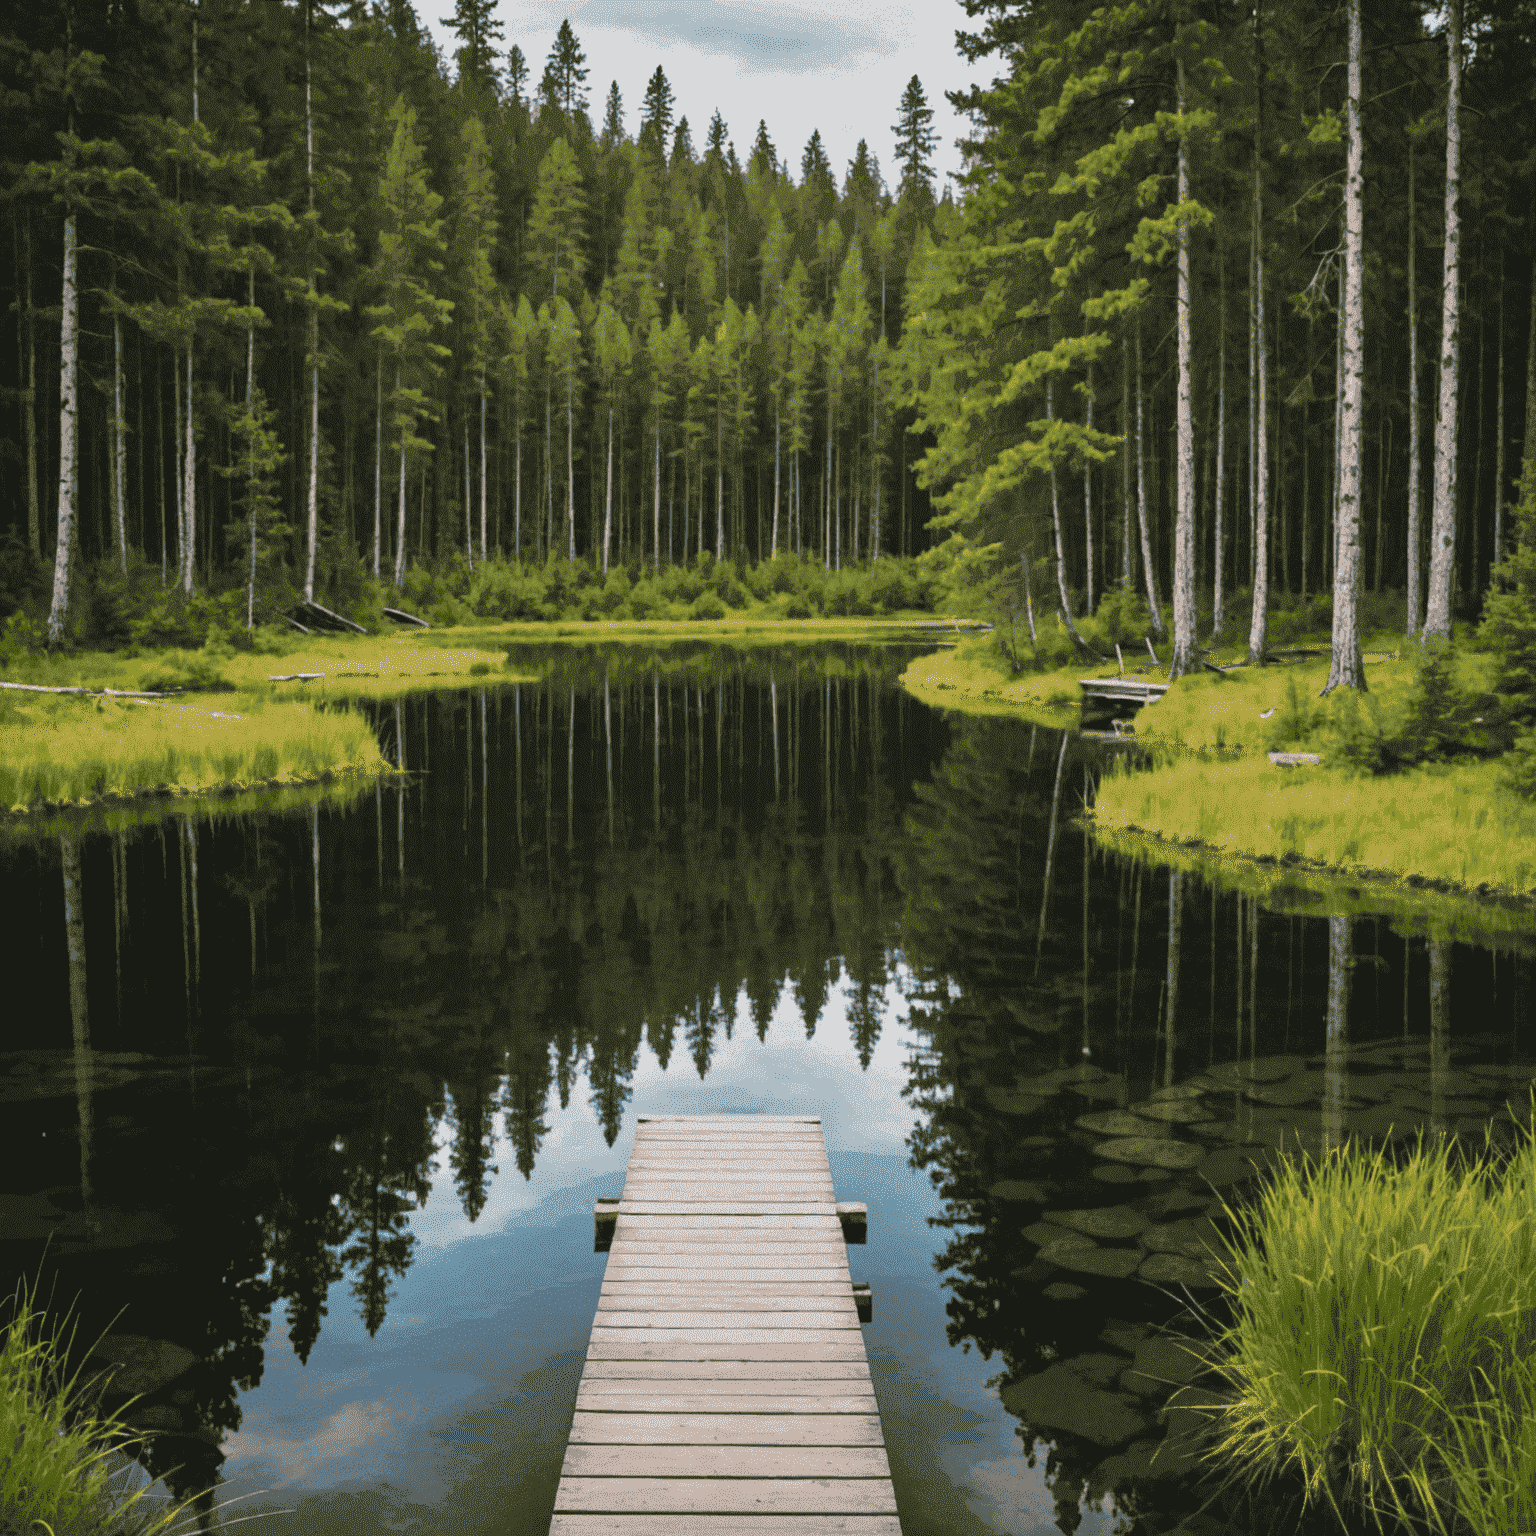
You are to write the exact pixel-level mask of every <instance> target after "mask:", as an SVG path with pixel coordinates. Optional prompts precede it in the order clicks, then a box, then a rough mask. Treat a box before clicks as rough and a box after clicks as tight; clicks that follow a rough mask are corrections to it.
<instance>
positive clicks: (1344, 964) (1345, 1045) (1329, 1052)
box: [1321, 0, 1357, 1151]
mask: <svg viewBox="0 0 1536 1536" xmlns="http://www.w3.org/2000/svg"><path fill="white" fill-rule="evenodd" d="M1356 3H1357V0H1351V5H1350V9H1351V12H1352V13H1354V8H1355V4H1356ZM1354 964H1355V952H1354V945H1353V943H1352V942H1351V939H1350V932H1349V918H1348V917H1330V918H1329V919H1328V1013H1327V1021H1326V1025H1325V1034H1324V1047H1323V1050H1324V1056H1323V1112H1322V1117H1321V1118H1322V1133H1323V1150H1324V1151H1327V1150H1329V1149H1330V1148H1335V1147H1341V1146H1343V1144H1344V1120H1345V1108H1346V1104H1347V1101H1348V1099H1349V993H1350V980H1351V978H1352V976H1353V973H1354Z"/></svg>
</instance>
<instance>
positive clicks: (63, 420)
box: [48, 213, 80, 645]
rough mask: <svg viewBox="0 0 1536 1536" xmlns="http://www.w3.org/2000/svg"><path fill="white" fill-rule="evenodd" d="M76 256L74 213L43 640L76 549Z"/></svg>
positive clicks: (54, 621) (69, 218)
mask: <svg viewBox="0 0 1536 1536" xmlns="http://www.w3.org/2000/svg"><path fill="white" fill-rule="evenodd" d="M78 263H79V256H78V250H77V246H76V242H75V216H74V214H72V213H71V214H68V215H66V216H65V219H64V287H63V299H62V320H61V322H60V330H59V529H58V541H57V543H56V544H55V546H54V551H53V603H52V606H51V607H50V608H49V610H48V643H49V645H57V644H58V643H59V641H60V640H61V639H63V637H64V613H65V610H66V609H67V608H68V607H69V567H70V562H71V559H72V557H73V555H74V550H75V432H76V428H77V424H78V417H79V406H78V400H77V397H76V390H77V378H78V374H79V365H80V338H79V318H80V293H79V289H78V287H77V285H76V272H77V270H78Z"/></svg>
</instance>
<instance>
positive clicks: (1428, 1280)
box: [1208, 1127, 1536, 1536]
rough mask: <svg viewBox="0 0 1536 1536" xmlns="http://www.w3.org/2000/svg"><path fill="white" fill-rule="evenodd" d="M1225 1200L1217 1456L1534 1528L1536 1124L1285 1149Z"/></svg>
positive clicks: (1414, 1515)
mask: <svg viewBox="0 0 1536 1536" xmlns="http://www.w3.org/2000/svg"><path fill="white" fill-rule="evenodd" d="M1228 1214H1229V1216H1230V1218H1231V1222H1232V1235H1231V1237H1230V1238H1229V1239H1228V1240H1227V1246H1226V1251H1225V1253H1224V1254H1223V1256H1222V1261H1221V1265H1220V1271H1219V1273H1220V1275H1221V1282H1222V1286H1223V1289H1224V1291H1225V1294H1226V1297H1227V1300H1228V1301H1229V1303H1230V1307H1231V1321H1230V1323H1229V1325H1228V1326H1227V1327H1225V1328H1224V1329H1223V1330H1222V1331H1221V1332H1220V1333H1219V1334H1218V1335H1217V1337H1216V1338H1215V1340H1214V1342H1213V1343H1212V1345H1211V1346H1210V1348H1209V1351H1208V1358H1209V1360H1210V1363H1211V1364H1212V1365H1213V1367H1214V1368H1215V1370H1216V1371H1217V1373H1218V1375H1219V1376H1220V1377H1221V1378H1222V1379H1223V1380H1224V1381H1225V1383H1226V1386H1227V1388H1228V1395H1227V1396H1226V1398H1225V1400H1224V1401H1223V1402H1222V1404H1221V1405H1220V1406H1219V1407H1218V1408H1217V1409H1216V1410H1215V1421H1214V1426H1213V1429H1214V1449H1213V1451H1212V1453H1211V1454H1212V1457H1213V1459H1215V1460H1216V1461H1217V1462H1218V1463H1225V1464H1227V1465H1229V1466H1233V1467H1239V1468H1241V1469H1242V1472H1241V1474H1240V1475H1241V1476H1242V1477H1243V1478H1244V1479H1246V1480H1252V1481H1254V1482H1256V1483H1260V1484H1262V1483H1264V1482H1267V1481H1268V1480H1270V1479H1272V1478H1274V1477H1276V1476H1278V1475H1282V1474H1294V1475H1295V1476H1297V1477H1298V1478H1299V1479H1300V1481H1301V1484H1302V1486H1303V1488H1304V1489H1305V1493H1306V1496H1307V1498H1308V1500H1309V1501H1325V1502H1327V1503H1328V1504H1330V1505H1332V1507H1333V1508H1334V1509H1335V1511H1336V1512H1337V1513H1338V1514H1339V1515H1340V1517H1341V1518H1343V1517H1344V1515H1345V1511H1346V1509H1347V1508H1350V1507H1353V1508H1356V1509H1360V1510H1364V1511H1366V1512H1368V1514H1369V1515H1370V1516H1371V1517H1372V1518H1373V1519H1374V1521H1375V1523H1376V1524H1377V1525H1378V1526H1379V1527H1381V1528H1383V1529H1385V1528H1388V1524H1389V1522H1395V1521H1401V1522H1403V1523H1406V1524H1408V1525H1410V1526H1412V1527H1417V1528H1421V1529H1422V1528H1423V1527H1424V1526H1425V1524H1426V1523H1427V1524H1428V1526H1429V1527H1430V1528H1432V1529H1435V1530H1438V1531H1441V1532H1445V1533H1447V1536H1449V1533H1451V1532H1456V1531H1470V1532H1472V1533H1473V1536H1504V1533H1506V1532H1507V1533H1509V1536H1514V1533H1516V1532H1522V1533H1525V1532H1529V1531H1531V1530H1532V1529H1533V1528H1536V1363H1533V1362H1532V1360H1531V1358H1530V1355H1531V1350H1532V1347H1533V1345H1536V1262H1533V1261H1536V1137H1533V1133H1532V1131H1531V1130H1530V1128H1529V1127H1527V1129H1526V1131H1525V1133H1524V1136H1523V1138H1522V1139H1521V1141H1520V1143H1519V1145H1518V1147H1517V1149H1516V1150H1515V1152H1514V1153H1513V1154H1511V1155H1507V1156H1506V1155H1503V1154H1500V1153H1497V1152H1495V1151H1494V1150H1493V1148H1492V1145H1491V1142H1490V1143H1489V1144H1488V1145H1486V1146H1485V1147H1484V1148H1483V1150H1482V1151H1481V1153H1467V1152H1466V1151H1464V1150H1463V1149H1462V1148H1461V1147H1460V1145H1459V1144H1458V1143H1456V1142H1455V1141H1454V1140H1451V1141H1440V1140H1425V1139H1421V1140H1420V1141H1419V1142H1418V1143H1417V1144H1416V1145H1415V1146H1413V1147H1412V1148H1411V1149H1410V1150H1408V1151H1406V1152H1404V1153H1402V1154H1401V1155H1400V1156H1399V1157H1397V1158H1396V1159H1394V1157H1393V1156H1392V1155H1391V1154H1389V1153H1388V1152H1386V1151H1377V1152H1369V1151H1365V1150H1363V1149H1361V1148H1359V1147H1356V1146H1352V1145H1351V1146H1346V1147H1345V1148H1343V1149H1336V1150H1334V1151H1331V1152H1329V1153H1328V1154H1326V1155H1325V1156H1324V1157H1323V1158H1322V1159H1321V1160H1320V1161H1318V1162H1313V1161H1312V1160H1310V1159H1308V1158H1305V1157H1298V1158H1295V1159H1288V1160H1286V1161H1283V1162H1282V1163H1281V1164H1279V1165H1278V1167H1277V1168H1276V1169H1275V1170H1274V1172H1273V1173H1272V1174H1271V1176H1270V1177H1269V1179H1268V1180H1267V1181H1266V1183H1265V1185H1264V1187H1263V1189H1262V1190H1261V1191H1260V1193H1259V1194H1258V1196H1257V1197H1256V1199H1255V1200H1254V1202H1253V1203H1252V1204H1250V1205H1245V1206H1242V1207H1240V1208H1238V1209H1235V1210H1229V1213H1228ZM1346 1527H1347V1528H1350V1529H1353V1528H1355V1527H1354V1526H1351V1525H1348V1522H1347V1521H1346Z"/></svg>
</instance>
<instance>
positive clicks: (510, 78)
mask: <svg viewBox="0 0 1536 1536" xmlns="http://www.w3.org/2000/svg"><path fill="white" fill-rule="evenodd" d="M527 84H528V56H527V55H526V54H525V53H524V52H523V50H522V49H521V48H519V47H518V46H517V44H516V43H513V45H512V47H511V49H510V51H509V52H508V54H507V100H508V101H511V102H514V103H515V104H517V105H518V106H522V105H523V104H524V103H523V89H524V87H525V86H526V85H527Z"/></svg>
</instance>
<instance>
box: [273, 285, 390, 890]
mask: <svg viewBox="0 0 1536 1536" xmlns="http://www.w3.org/2000/svg"><path fill="white" fill-rule="evenodd" d="M246 281H247V287H246V308H247V309H249V310H251V311H252V312H253V313H254V311H255V309H256V267H255V264H254V263H253V264H252V265H251V267H250V269H249V270H248V272H247V273H246ZM255 394H256V325H255V322H254V321H252V323H251V324H249V325H248V326H246V328H245V414H246V416H247V418H248V420H249V424H250V434H251V435H250V468H249V474H248V477H247V481H246V485H247V491H246V494H247V495H248V496H249V497H250V523H251V565H250V572H249V575H248V576H247V578H246V587H245V628H246V633H247V634H249V633H250V632H251V631H252V630H253V629H255V627H256V401H255ZM374 568H375V569H377V568H378V562H377V560H375V562H374ZM253 910H254V909H253Z"/></svg>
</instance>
